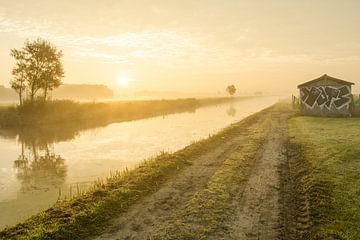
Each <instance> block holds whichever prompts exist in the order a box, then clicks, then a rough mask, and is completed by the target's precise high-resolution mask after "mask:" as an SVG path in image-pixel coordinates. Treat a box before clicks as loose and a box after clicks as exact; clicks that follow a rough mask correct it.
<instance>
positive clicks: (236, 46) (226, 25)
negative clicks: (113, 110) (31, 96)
mask: <svg viewBox="0 0 360 240" xmlns="http://www.w3.org/2000/svg"><path fill="white" fill-rule="evenodd" d="M359 12H360V1H358V0H346V1H344V0H303V1H295V0H257V1H254V0H182V1H179V0H176V1H173V0H152V1H147V0H129V1H127V0H102V1H98V0H71V1H70V0H62V1H60V0H57V1H53V0H37V1H31V0H12V1H10V0H0V43H1V44H0V85H5V86H9V80H10V79H11V69H12V67H13V66H14V61H13V59H12V58H11V57H10V55H9V54H10V49H13V48H21V47H22V46H23V44H24V42H25V40H27V39H28V40H34V39H36V38H38V37H41V38H44V39H47V40H49V41H50V42H52V43H53V44H54V45H55V46H57V47H58V48H59V49H61V50H62V51H63V53H64V58H63V63H64V68H65V78H64V79H63V82H64V83H91V84H104V85H107V86H109V87H110V88H112V89H114V90H115V91H116V92H119V93H121V94H125V93H130V92H136V91H176V92H187V93H196V92H197V93H198V92H207V93H219V92H224V90H225V88H226V86H227V85H229V84H234V85H235V86H236V87H237V89H238V92H239V93H240V94H252V93H254V92H255V91H261V92H264V93H275V94H286V93H292V92H295V91H296V86H297V85H298V84H299V83H302V82H306V81H308V80H312V79H314V78H317V77H319V76H321V75H323V74H325V73H326V74H328V75H331V76H334V77H337V78H340V79H344V80H348V81H352V82H354V83H355V87H354V91H355V92H360V25H359V23H360V14H359Z"/></svg>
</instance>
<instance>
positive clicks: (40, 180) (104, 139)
mask: <svg viewBox="0 0 360 240" xmlns="http://www.w3.org/2000/svg"><path fill="white" fill-rule="evenodd" d="M278 99H279V97H259V98H252V99H245V100H241V101H237V102H233V103H225V104H221V105H216V106H210V107H203V108H199V109H196V111H193V112H184V113H178V114H171V115H167V116H160V117H154V118H148V119H142V120H136V121H130V122H121V123H113V124H109V125H107V126H104V127H100V128H93V129H88V130H83V131H79V130H77V129H76V128H68V127H64V126H58V127H57V128H52V129H48V130H44V129H43V130H41V131H35V132H34V131H29V132H21V133H13V134H11V133H5V132H0V153H1V156H0V229H1V228H4V227H5V226H6V225H10V226H11V225H14V224H16V223H18V222H20V221H22V220H24V219H26V218H28V217H29V216H31V215H33V214H36V213H37V212H39V211H41V210H43V209H46V208H48V207H49V206H51V205H52V204H53V203H54V202H56V200H57V199H58V198H59V196H61V197H64V196H68V197H69V196H70V195H76V194H78V193H79V192H81V191H82V190H83V189H86V187H88V186H90V185H91V183H92V182H94V181H96V180H98V179H99V178H104V177H106V176H109V175H110V174H111V172H114V171H115V170H122V169H125V168H130V169H131V168H133V167H134V166H136V165H137V164H138V163H139V162H141V161H142V160H143V159H146V158H149V157H152V156H155V155H157V154H158V153H159V152H160V151H170V152H173V151H176V150H178V149H181V148H183V147H185V146H186V145H189V144H190V143H191V142H193V141H196V140H199V139H202V138H206V137H207V136H208V135H209V134H213V133H216V132H218V131H219V130H221V129H222V128H225V127H226V126H228V125H230V124H231V123H233V122H236V121H238V120H240V119H242V118H244V117H246V116H248V115H250V114H252V113H254V112H257V111H259V110H261V109H263V108H265V107H268V106H270V105H272V104H274V103H275V102H276V101H277V100H278Z"/></svg>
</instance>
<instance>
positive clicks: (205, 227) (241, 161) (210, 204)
mask: <svg viewBox="0 0 360 240" xmlns="http://www.w3.org/2000/svg"><path fill="white" fill-rule="evenodd" d="M269 112H270V113H269ZM269 112H267V115H266V116H265V117H264V118H263V119H261V120H259V115H257V116H255V118H253V120H256V121H258V122H257V124H255V125H254V126H253V127H251V128H250V129H249V132H248V134H247V136H246V138H245V139H244V141H243V143H242V144H240V145H239V147H238V148H237V149H236V150H235V151H233V152H232V153H231V154H230V156H229V157H228V158H227V159H226V160H225V161H224V162H223V163H222V165H221V166H220V167H219V168H218V169H217V171H216V172H215V173H214V175H213V176H212V177H211V178H210V180H209V182H208V184H207V186H206V187H205V188H204V189H202V190H200V191H198V192H196V193H195V194H194V195H193V196H192V198H191V199H190V200H189V201H188V202H187V203H186V204H185V206H184V207H183V208H182V209H180V210H179V211H177V212H176V213H175V214H174V215H173V216H172V220H171V221H170V222H166V224H164V225H163V226H160V227H159V229H158V231H157V233H156V235H155V236H154V239H179V240H180V239H207V237H208V236H209V235H211V234H213V233H215V232H216V231H219V230H221V231H226V230H225V229H224V228H226V226H224V223H225V222H227V221H228V220H229V216H231V215H232V211H233V210H234V206H233V204H234V201H235V198H236V196H237V194H239V189H240V187H241V186H242V184H243V183H244V181H245V180H246V179H247V176H248V174H249V169H250V168H251V165H252V164H254V162H255V160H256V157H257V155H258V150H259V149H260V148H261V146H262V145H263V144H264V141H265V139H266V136H267V134H268V133H269V132H270V129H271V124H272V118H273V117H275V116H274V115H273V113H274V109H271V111H269Z"/></svg>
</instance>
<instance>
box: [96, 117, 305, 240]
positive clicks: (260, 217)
mask: <svg viewBox="0 0 360 240" xmlns="http://www.w3.org/2000/svg"><path fill="white" fill-rule="evenodd" d="M289 116H290V113H283V114H282V115H281V117H279V118H277V119H276V120H274V124H273V125H272V129H271V133H270V134H269V135H268V137H267V139H266V141H265V144H263V145H262V147H261V148H260V149H258V154H257V156H258V158H257V159H256V160H255V161H254V162H253V163H252V165H251V169H250V171H249V173H248V174H247V179H246V181H245V182H244V184H242V185H241V186H239V190H238V194H237V196H236V197H235V200H234V202H233V203H232V206H233V209H234V211H233V214H232V215H231V216H229V218H228V219H227V221H226V222H225V223H223V225H224V226H225V228H224V229H226V231H218V232H215V233H214V234H212V235H211V236H209V238H208V239H264V240H265V239H266V240H272V239H297V238H296V231H297V230H296V229H298V225H297V223H296V221H297V220H298V219H297V217H293V215H294V214H295V213H296V209H294V208H293V206H294V205H296V204H295V201H298V200H297V198H296V197H295V195H296V194H295V193H294V194H293V185H291V183H292V182H293V179H292V175H291V174H290V169H291V166H290V165H291V161H290V160H289V155H288V154H287V149H286V146H287V144H286V121H287V119H288V118H289ZM246 134H247V131H243V132H241V133H239V134H238V135H236V136H234V137H233V138H232V139H231V140H230V141H227V142H223V143H222V144H220V145H218V146H217V147H216V148H214V149H210V150H209V151H208V152H207V153H206V154H203V155H201V156H198V157H197V158H196V159H195V160H194V161H192V164H191V165H190V166H189V167H187V168H185V169H184V170H183V171H182V172H180V173H179V174H177V175H176V176H173V177H172V178H171V179H170V180H169V181H168V182H166V183H165V184H164V185H163V186H162V187H161V188H160V190H158V191H157V192H156V193H154V194H152V195H150V196H148V197H146V198H144V199H143V200H140V201H139V202H138V203H136V204H134V205H133V206H131V207H130V209H129V210H128V211H127V212H125V213H124V214H122V215H121V216H119V217H118V218H117V219H115V220H114V221H113V223H112V225H111V226H110V227H109V228H108V229H107V230H106V231H105V233H104V234H102V235H101V236H99V237H97V238H95V239H97V240H104V239H153V238H152V232H154V231H155V229H156V227H157V226H158V225H160V224H163V223H164V222H166V221H167V219H168V218H169V216H171V215H172V214H173V213H175V212H176V211H177V210H178V209H181V208H182V207H183V205H184V204H185V203H186V202H187V201H188V200H189V199H190V198H191V196H192V195H193V194H194V193H195V192H197V191H199V190H201V189H203V188H204V187H206V184H207V182H208V180H209V178H210V177H211V176H212V175H213V173H214V172H215V171H216V169H217V168H218V167H219V166H220V165H221V164H222V163H223V161H224V160H225V159H226V158H227V157H228V156H229V155H230V154H231V153H232V152H233V151H234V150H235V149H237V148H238V147H239V145H240V144H241V143H242V141H243V139H244V138H245V137H246ZM293 195H294V196H293ZM298 195H299V194H298ZM298 195H296V196H298ZM305 215H306V211H305ZM296 216H298V215H296ZM293 222H295V223H293ZM294 229H295V230H294ZM298 239H301V238H298Z"/></svg>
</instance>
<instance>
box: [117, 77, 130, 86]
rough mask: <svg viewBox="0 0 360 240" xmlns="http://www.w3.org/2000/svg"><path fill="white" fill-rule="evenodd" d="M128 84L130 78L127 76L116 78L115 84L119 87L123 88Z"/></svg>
mask: <svg viewBox="0 0 360 240" xmlns="http://www.w3.org/2000/svg"><path fill="white" fill-rule="evenodd" d="M129 82H130V78H129V77H128V76H124V75H119V76H118V77H117V84H118V85H119V86H120V87H125V86H127V85H128V84H129Z"/></svg>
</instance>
